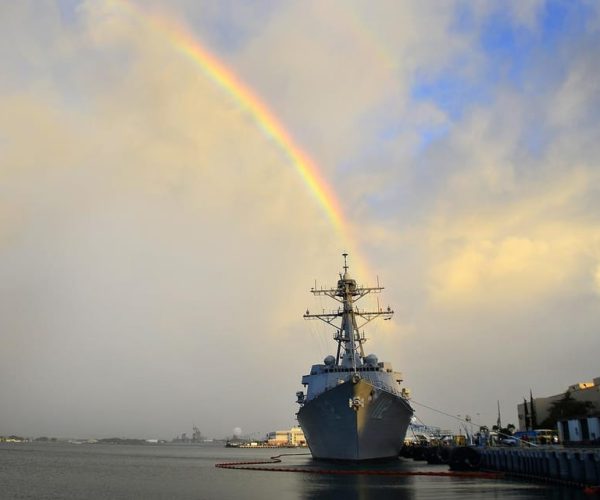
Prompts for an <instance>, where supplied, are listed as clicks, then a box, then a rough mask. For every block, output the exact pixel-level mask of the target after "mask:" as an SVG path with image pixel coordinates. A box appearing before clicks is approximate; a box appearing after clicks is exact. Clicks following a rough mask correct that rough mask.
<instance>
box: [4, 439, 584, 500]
mask: <svg viewBox="0 0 600 500" xmlns="http://www.w3.org/2000/svg"><path fill="white" fill-rule="evenodd" d="M300 451H302V450H300ZM282 452H283V453H286V452H289V453H297V452H298V450H273V449H236V448H225V447H222V446H217V445H210V446H209V445H206V446H199V445H175V444H165V445H145V446H144V445H137V446H135V445H108V444H77V445H76V444H70V443H2V444H0V498H2V499H5V498H6V499H13V498H14V499H82V498H86V499H132V498H133V499H135V498H139V499H229V498H232V499H235V498H241V499H242V498H243V499H265V498H277V499H280V500H284V499H332V498H344V499H349V500H352V499H356V500H359V499H360V500H367V499H387V498H389V499H392V498H394V499H427V498H430V499H439V498H450V499H459V498H460V499H462V498H473V499H475V498H483V499H486V498H497V499H500V498H502V499H527V498H555V499H564V498H567V499H568V498H573V499H579V498H586V497H585V495H584V494H583V492H582V491H581V490H578V489H576V488H565V487H558V486H554V485H546V484H532V483H528V482H524V481H520V480H510V479H493V480H492V479H477V478H458V477H423V476H402V477H397V476H375V475H374V476H369V475H338V476H336V475H324V474H312V473H293V472H265V471H244V470H227V469H218V468H216V467H215V464H217V463H221V462H235V461H250V460H261V459H262V460H265V459H268V458H269V457H270V456H272V455H275V454H277V453H282ZM278 465H280V466H281V465H283V466H286V467H291V468H294V467H303V468H306V467H315V468H316V467H318V464H315V462H314V461H313V460H312V459H311V458H310V455H291V456H285V457H283V464H278ZM332 467H340V466H331V465H328V466H327V468H332ZM371 467H377V468H381V467H384V466H382V465H377V466H371ZM385 467H389V466H385ZM391 467H396V468H401V469H402V470H404V471H447V470H448V468H447V466H445V465H427V464H426V463H423V462H414V461H412V460H407V459H404V460H399V461H398V463H397V464H394V465H392V466H391Z"/></svg>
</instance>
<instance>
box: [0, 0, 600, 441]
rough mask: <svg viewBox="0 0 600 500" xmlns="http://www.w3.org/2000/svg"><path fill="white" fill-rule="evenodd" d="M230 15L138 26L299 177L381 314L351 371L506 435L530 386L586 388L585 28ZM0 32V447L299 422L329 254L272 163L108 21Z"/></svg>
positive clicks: (599, 265) (210, 9)
mask: <svg viewBox="0 0 600 500" xmlns="http://www.w3.org/2000/svg"><path fill="white" fill-rule="evenodd" d="M227 5H229V7H226V6H225V4H223V3H222V2H212V1H207V2H188V1H183V0H181V1H177V2H158V1H156V2H151V3H146V2H144V3H140V4H139V9H141V12H146V11H147V12H152V13H153V14H155V15H156V14H157V13H159V15H162V16H168V17H170V18H173V19H175V20H177V21H178V22H182V23H185V24H186V25H187V26H188V27H189V29H190V30H191V31H192V32H193V33H194V34H195V35H196V36H197V37H198V39H199V40H201V41H202V42H203V43H204V44H206V45H207V46H208V47H210V49H211V50H212V51H213V52H214V53H215V54H216V55H217V56H219V57H221V58H222V60H223V62H224V63H225V64H227V65H229V66H230V67H231V68H232V70H233V71H234V72H235V73H236V74H237V75H238V76H239V77H240V79H241V80H242V81H243V82H244V83H245V84H247V85H248V86H250V87H251V88H252V89H253V90H254V91H255V92H256V94H257V95H259V96H261V97H262V99H263V100H264V101H265V102H266V103H267V104H268V106H269V107H270V109H271V110H272V111H273V113H274V114H275V115H276V116H277V117H278V118H279V119H280V120H281V122H282V123H283V124H284V125H285V127H286V129H287V130H288V131H289V133H290V135H291V136H292V137H293V138H294V140H295V141H296V142H297V144H298V146H299V147H301V148H303V149H305V150H306V151H307V152H309V153H310V154H311V156H312V157H313V158H314V159H315V160H316V162H317V164H318V165H319V167H320V169H321V171H322V174H323V176H324V177H325V178H326V179H328V181H329V183H330V184H331V185H332V186H333V188H334V190H335V192H336V194H337V195H338V197H339V199H340V201H341V204H342V208H343V210H344V212H345V214H346V216H347V217H348V219H349V220H351V221H352V226H353V227H352V234H353V235H354V238H355V240H356V245H357V246H358V247H359V248H361V249H362V251H363V252H364V254H365V255H366V256H367V258H368V261H369V267H370V272H371V273H373V276H358V278H359V281H361V282H364V283H367V282H372V281H374V280H375V273H378V274H380V276H381V279H382V283H383V284H384V285H386V286H387V287H388V288H389V290H386V292H387V293H386V294H385V295H384V297H382V300H383V301H384V303H385V304H386V305H387V303H390V304H391V305H392V306H393V307H394V309H395V310H396V318H395V321H394V322H389V323H387V322H386V324H385V325H380V326H379V327H375V326H373V328H372V329H370V330H369V331H368V333H369V334H370V335H371V336H372V340H371V341H370V342H369V344H368V349H369V350H370V351H373V352H376V353H377V354H378V356H379V358H380V359H386V360H387V359H389V360H390V361H392V362H393V363H394V364H395V365H396V366H397V367H398V368H399V369H402V370H403V371H404V372H405V379H406V382H407V383H408V385H409V386H411V387H412V389H413V394H414V397H415V400H416V401H417V402H419V401H420V402H424V403H429V404H432V405H433V406H436V407H437V408H440V409H444V410H446V411H448V412H450V413H461V414H464V413H465V412H471V413H473V414H474V413H476V412H477V413H481V415H482V419H486V420H487V421H488V422H489V421H493V420H494V419H495V409H496V400H497V399H500V400H502V402H503V407H504V408H506V410H505V411H506V413H507V414H509V416H508V417H507V418H508V420H511V419H512V420H514V415H513V414H512V413H514V407H515V406H516V404H517V403H518V402H519V401H520V398H521V395H522V394H521V392H523V391H525V392H526V391H527V390H528V389H529V387H533V388H534V394H535V393H539V395H545V394H546V393H548V394H551V393H555V392H556V391H560V390H562V389H563V388H564V386H566V385H567V384H570V383H574V382H576V381H578V380H580V379H589V378H591V377H594V376H598V373H596V372H594V370H596V367H597V363H596V361H595V358H594V356H593V353H595V352H597V350H598V348H599V347H600V345H599V344H598V340H596V339H597V335H595V333H596V325H597V324H598V320H599V319H600V318H599V317H598V310H599V309H598V300H600V292H599V290H600V271H599V269H600V230H599V229H598V228H599V227H600V224H599V222H600V221H599V214H600V204H599V202H598V200H599V199H600V196H598V195H599V191H600V170H599V169H598V162H597V159H598V158H599V157H600V137H599V135H600V127H599V125H600V124H599V122H598V116H599V114H598V110H599V109H600V93H599V92H598V84H597V82H598V81H600V74H599V73H600V67H599V65H598V62H597V49H598V45H599V43H600V32H599V31H598V26H600V22H599V21H598V11H597V9H594V8H593V6H590V5H588V4H587V3H585V2H582V3H581V5H578V7H581V8H580V9H577V8H575V7H574V8H569V7H568V6H567V7H565V8H564V9H562V10H560V9H557V7H555V6H554V5H553V4H552V3H546V2H541V1H532V2H510V3H509V4H505V3H504V2H502V3H490V2H481V3H464V2H444V3H443V5H440V3H439V2H402V3H398V2H380V3H378V4H377V5H376V6H372V5H367V4H365V3H363V2H339V3H336V2H333V3H332V2H327V3H323V2H300V3H298V2H277V3H275V4H271V3H270V2H259V3H255V4H253V5H255V6H254V7H253V8H252V9H249V8H248V7H247V6H241V5H240V8H232V7H231V5H234V4H227ZM506 5H507V6H506ZM505 6H506V8H505ZM0 9H1V15H0V27H1V28H2V30H3V33H5V38H6V39H7V40H10V43H7V44H4V45H3V47H2V48H1V49H0V50H1V51H2V52H1V54H2V60H3V63H2V68H1V73H0V104H1V106H2V109H3V110H4V113H2V115H1V116H0V148H1V150H2V154H1V155H0V256H1V257H2V258H1V259H0V262H1V263H0V278H1V279H0V283H1V284H0V313H1V314H0V331H1V332H2V334H1V337H0V339H1V340H2V343H3V346H4V347H3V349H2V351H1V352H0V366H1V368H0V375H1V377H0V380H1V381H2V382H0V398H1V399H2V400H4V401H11V404H10V405H3V407H2V409H0V420H1V421H2V422H3V425H5V426H6V428H0V434H3V433H13V432H14V433H39V434H58V435H66V434H69V433H71V434H73V433H74V434H82V435H89V434H94V433H99V434H102V435H109V434H110V435H113V434H115V433H116V434H129V435H133V434H135V433H141V434H142V435H146V436H150V435H151V436H153V437H154V436H155V435H156V434H157V433H158V434H161V435H162V436H164V437H167V438H168V437H172V436H173V435H175V434H176V433H181V432H183V431H186V430H189V429H188V427H189V425H190V422H192V421H195V422H196V423H197V424H198V425H200V427H201V429H202V431H203V433H205V434H213V435H216V436H219V435H223V434H225V433H226V432H229V430H230V429H231V428H233V427H235V426H241V427H243V428H244V429H256V430H260V431H266V430H272V429H274V428H279V427H282V426H285V425H291V424H293V423H294V418H293V417H294V411H295V408H294V407H293V402H292V401H293V394H294V392H295V391H296V390H297V388H298V386H299V381H300V376H301V375H302V374H303V373H305V372H306V370H307V369H308V367H309V365H310V364H311V363H313V362H318V361H319V358H320V357H322V356H324V355H325V354H327V353H329V350H331V349H333V347H332V346H331V345H330V344H328V343H327V342H329V341H330V339H329V336H328V334H327V333H325V331H322V330H321V329H319V328H316V327H314V325H308V324H305V323H303V322H302V320H301V318H300V316H301V313H302V311H303V310H304V308H305V307H306V306H308V307H310V308H311V309H315V308H317V309H319V308H321V307H327V304H321V303H318V304H314V303H313V302H311V299H310V297H309V296H308V293H307V292H308V289H309V288H310V287H311V286H312V285H313V280H314V279H315V278H317V279H318V280H319V283H321V282H322V283H323V284H331V283H332V282H333V281H334V280H335V278H336V271H337V270H338V268H339V266H340V258H339V254H340V253H341V252H342V251H344V250H345V248H340V244H339V240H338V234H337V233H336V232H335V231H334V230H333V228H332V227H331V224H330V222H329V221H328V219H327V218H326V217H324V214H323V210H322V207H321V206H320V205H319V203H318V202H317V200H316V199H315V197H314V196H312V194H311V193H310V192H309V190H308V189H307V187H306V185H305V183H304V182H303V181H302V179H301V177H300V176H299V174H298V172H297V171H296V170H295V168H294V166H293V165H291V164H290V161H289V158H287V157H286V156H285V154H283V153H282V151H281V149H280V148H279V147H278V146H277V144H275V143H274V141H273V140H272V139H270V138H269V137H267V136H265V134H264V133H263V132H262V131H261V130H260V128H259V127H258V126H257V122H256V119H255V118H254V117H253V116H252V115H251V114H249V113H248V112H247V111H245V110H244V109H242V108H241V107H240V106H239V102H238V101H237V100H236V99H235V98H233V97H232V96H231V95H229V94H228V93H227V92H225V91H224V90H223V89H222V88H220V87H218V86H217V85H215V83H214V82H213V81H212V80H211V79H210V78H207V76H206V74H205V73H204V72H203V71H202V70H201V68H199V67H198V66H197V65H195V64H193V62H191V61H190V60H188V59H186V58H185V57H182V56H181V54H180V53H178V51H177V50H176V48H175V47H174V45H173V41H172V40H169V39H168V37H167V38H165V36H164V34H162V33H160V32H158V31H157V30H156V29H155V28H153V27H152V25H151V23H148V22H146V20H145V18H144V15H136V14H135V12H136V11H135V10H133V11H132V10H131V9H128V8H127V7H126V6H125V7H124V5H123V2H120V1H107V2H66V1H65V2H58V4H56V3H53V2H35V5H34V4H33V3H28V2H18V3H13V4H10V5H8V4H7V5H4V6H2V7H0ZM132 12H133V13H132ZM351 259H352V256H351ZM351 263H352V260H351ZM567 345H568V346H569V350H570V352H571V355H572V359H577V362H576V363H575V362H566V361H565V360H564V355H563V354H564V350H565V346H567ZM506 346H510V348H508V347H506ZM531 346H535V349H533V348H532V347H531ZM549 363H551V364H553V366H555V370H556V376H555V377H552V380H549V379H548V377H547V372H546V369H547V366H548V365H549ZM432 367H435V369H433V368H432ZM274 373H275V374H277V376H274V375H273V374H274ZM216 374H218V375H216ZM440 374H443V377H442V378H443V380H440V377H441V375H440ZM475 375H476V376H475ZM498 380H502V383H501V384H498ZM556 381H559V382H558V384H559V385H558V386H556V384H557V382H556ZM453 387H454V388H457V387H458V388H460V390H458V392H459V393H460V394H458V395H457V390H453V389H452V388H453ZM261 390H262V391H267V392H268V394H269V396H268V397H263V395H262V393H261ZM258 400H260V401H262V403H263V404H262V405H256V404H255V403H256V401H258ZM215 401H219V402H220V403H219V406H218V409H215V408H217V407H216V406H215V403H214V402H215ZM511 412H512V413H511ZM240 415H243V416H244V417H243V418H244V419H245V420H244V421H240V420H239V418H242V417H240ZM421 416H422V417H423V418H425V419H427V420H429V422H431V423H433V424H436V423H439V424H442V425H445V422H444V420H443V418H442V417H440V416H439V414H434V413H427V412H425V411H424V412H423V413H422V414H421ZM236 419H237V420H236Z"/></svg>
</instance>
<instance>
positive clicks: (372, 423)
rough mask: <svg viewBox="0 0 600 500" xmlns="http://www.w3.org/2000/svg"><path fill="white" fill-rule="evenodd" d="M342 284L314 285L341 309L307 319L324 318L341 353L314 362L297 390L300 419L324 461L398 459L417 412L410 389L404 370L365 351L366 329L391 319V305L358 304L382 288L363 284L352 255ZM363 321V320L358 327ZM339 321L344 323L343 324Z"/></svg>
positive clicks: (313, 448)
mask: <svg viewBox="0 0 600 500" xmlns="http://www.w3.org/2000/svg"><path fill="white" fill-rule="evenodd" d="M343 256H344V272H343V274H342V273H340V276H339V280H338V282H337V288H331V289H322V288H321V289H316V288H313V289H311V292H312V293H313V294H314V295H325V296H327V297H329V298H331V299H334V300H336V301H338V302H339V303H340V304H341V307H338V309H337V310H336V311H332V312H330V313H325V312H323V314H310V312H309V311H306V314H304V318H305V319H319V320H321V321H324V322H325V323H327V324H328V325H330V326H332V327H334V328H335V336H334V339H335V340H336V342H337V351H336V355H335V356H333V355H329V356H327V357H326V358H325V359H324V360H323V363H322V364H317V365H313V366H312V368H311V370H310V374H308V375H304V376H303V377H302V385H303V386H304V387H305V388H306V394H305V393H304V391H300V392H297V393H296V396H297V402H298V404H299V405H300V410H299V411H298V413H297V417H298V422H299V424H300V427H301V428H302V430H303V431H304V435H305V437H306V441H307V444H308V447H309V448H310V451H311V453H312V455H313V457H314V458H316V459H323V460H344V461H345V460H348V461H365V460H382V459H392V458H397V457H398V455H399V454H400V450H401V448H402V445H403V443H404V437H405V435H406V430H407V429H408V426H409V424H410V421H411V418H412V416H413V413H414V411H413V409H412V407H411V406H410V403H409V401H408V399H409V393H408V390H406V389H402V387H401V385H400V384H401V382H402V374H401V373H399V372H395V371H394V370H393V369H392V366H391V364H390V363H387V362H380V361H379V360H378V359H377V356H375V355H374V354H369V355H365V353H364V349H363V344H364V343H365V341H366V339H365V336H364V333H363V332H362V328H363V327H364V325H366V324H367V323H369V322H371V321H372V320H374V319H375V318H383V319H390V318H391V316H392V315H393V311H392V310H391V309H390V308H389V307H388V308H387V309H385V310H382V309H380V308H379V310H376V311H364V310H360V309H358V307H356V306H355V304H356V302H358V300H360V299H361V298H363V297H365V296H366V295H368V294H370V293H380V292H381V290H383V288H382V287H380V286H377V287H370V288H362V287H360V286H358V285H357V284H356V281H355V280H354V279H352V278H351V277H350V274H349V273H348V269H349V266H348V263H347V256H348V254H343ZM358 321H362V323H361V324H360V325H359V324H358ZM338 322H339V324H338Z"/></svg>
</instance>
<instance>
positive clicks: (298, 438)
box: [267, 427, 306, 447]
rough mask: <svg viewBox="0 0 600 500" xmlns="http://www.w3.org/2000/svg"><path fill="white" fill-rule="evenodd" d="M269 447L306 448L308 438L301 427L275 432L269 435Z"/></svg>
mask: <svg viewBox="0 0 600 500" xmlns="http://www.w3.org/2000/svg"><path fill="white" fill-rule="evenodd" d="M267 444H268V445H269V446H292V447H294V446H306V438H305V437H304V432H302V429H301V428H300V427H292V428H291V429H287V430H283V431H273V432H269V433H268V434H267Z"/></svg>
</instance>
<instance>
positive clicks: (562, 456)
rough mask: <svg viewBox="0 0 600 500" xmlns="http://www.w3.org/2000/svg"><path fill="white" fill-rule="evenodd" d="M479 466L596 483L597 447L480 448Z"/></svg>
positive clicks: (598, 471) (541, 477) (599, 480)
mask: <svg viewBox="0 0 600 500" xmlns="http://www.w3.org/2000/svg"><path fill="white" fill-rule="evenodd" d="M480 452H481V468H482V469H487V470H495V471H502V472H506V473H508V474H514V475H518V476H522V477H530V478H531V479H536V480H544V481H548V480H550V481H556V482H559V483H563V484H573V485H578V486H599V485H600V448H592V449H589V448H588V449H585V448H555V447H547V448H546V447H543V448H542V447H540V448H526V449H524V448H483V449H480Z"/></svg>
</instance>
